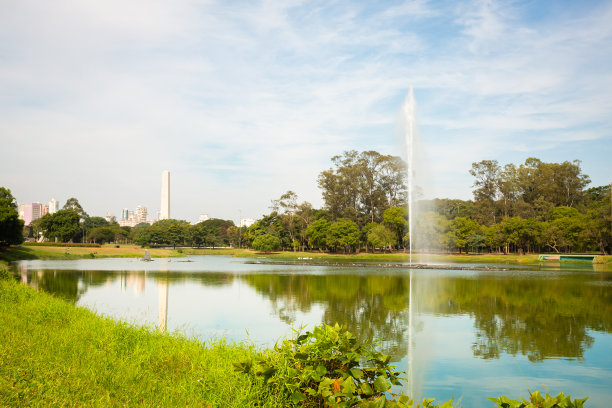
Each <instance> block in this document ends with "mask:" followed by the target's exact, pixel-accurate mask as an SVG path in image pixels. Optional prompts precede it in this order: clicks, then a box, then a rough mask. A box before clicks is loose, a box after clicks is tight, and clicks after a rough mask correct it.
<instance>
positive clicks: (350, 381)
mask: <svg viewBox="0 0 612 408" xmlns="http://www.w3.org/2000/svg"><path fill="white" fill-rule="evenodd" d="M296 334H297V337H296V338H295V339H292V340H286V341H283V342H282V343H281V344H280V345H279V344H277V345H276V347H275V348H274V351H275V352H274V353H272V354H268V355H267V356H265V357H263V358H261V359H259V360H246V361H242V362H239V363H235V364H234V367H235V369H236V370H237V371H240V372H243V373H246V374H249V375H252V376H255V377H261V378H263V381H264V383H265V384H266V386H268V387H275V388H277V389H278V390H280V392H282V393H284V394H285V395H286V397H287V399H288V401H289V404H290V406H300V407H322V406H326V407H334V408H344V407H370V408H383V407H398V408H401V407H412V406H413V405H412V404H413V401H412V400H411V399H410V398H409V397H408V396H406V395H403V394H401V395H396V394H393V393H392V392H391V386H392V385H400V380H401V379H403V378H401V377H400V375H401V374H402V373H401V372H398V371H395V367H394V366H391V365H389V362H390V359H391V358H390V357H389V356H387V355H384V354H382V353H380V352H379V351H377V350H376V348H375V347H374V345H373V344H372V343H369V342H366V343H359V342H358V341H357V339H356V338H355V336H353V335H352V334H351V333H350V332H349V331H347V330H346V329H345V328H343V327H340V326H339V325H338V324H336V325H334V326H329V325H325V324H323V325H320V326H316V327H315V328H314V330H313V331H312V332H310V331H307V332H306V333H303V334H302V333H300V332H299V331H298V332H296ZM387 395H389V396H391V397H392V398H393V399H391V400H388V399H387ZM417 406H420V405H417ZM422 406H423V407H424V408H425V407H431V408H433V407H437V405H433V399H431V400H424V401H423V405H422ZM451 406H452V405H451V401H448V402H447V403H445V404H443V405H442V406H441V407H444V408H447V407H451Z"/></svg>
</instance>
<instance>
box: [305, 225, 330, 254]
mask: <svg viewBox="0 0 612 408" xmlns="http://www.w3.org/2000/svg"><path fill="white" fill-rule="evenodd" d="M329 226H330V223H329V221H327V220H326V219H325V218H319V219H318V220H316V221H314V222H313V223H312V224H310V225H309V226H308V228H306V232H305V236H306V239H308V245H310V247H311V248H313V249H314V248H317V249H319V250H321V249H323V248H325V247H326V246H327V231H328V229H329Z"/></svg>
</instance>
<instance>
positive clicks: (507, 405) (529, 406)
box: [489, 391, 588, 408]
mask: <svg viewBox="0 0 612 408" xmlns="http://www.w3.org/2000/svg"><path fill="white" fill-rule="evenodd" d="M529 399H530V401H525V400H524V399H522V398H521V401H517V400H511V399H510V398H508V397H506V396H501V397H499V398H489V400H490V401H493V402H495V403H496V404H497V405H496V408H582V407H583V404H584V402H585V401H586V400H587V399H588V397H587V398H582V399H575V400H573V401H572V396H571V395H568V396H565V395H563V393H562V392H561V393H559V395H557V396H556V397H551V396H550V395H548V393H546V397H542V395H541V394H540V391H535V392H533V393H531V397H530V398H529Z"/></svg>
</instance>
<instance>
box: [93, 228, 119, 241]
mask: <svg viewBox="0 0 612 408" xmlns="http://www.w3.org/2000/svg"><path fill="white" fill-rule="evenodd" d="M88 239H89V240H90V241H93V242H94V243H95V244H104V243H106V242H112V241H113V240H114V239H115V231H114V230H113V228H111V227H96V228H93V229H92V230H90V231H89V233H88Z"/></svg>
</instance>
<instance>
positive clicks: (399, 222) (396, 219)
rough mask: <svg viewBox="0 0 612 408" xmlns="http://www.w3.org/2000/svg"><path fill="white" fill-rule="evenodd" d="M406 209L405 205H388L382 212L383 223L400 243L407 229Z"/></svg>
mask: <svg viewBox="0 0 612 408" xmlns="http://www.w3.org/2000/svg"><path fill="white" fill-rule="evenodd" d="M407 218H408V210H407V209H406V207H389V208H387V209H386V210H385V212H384V213H383V220H384V222H385V224H386V225H387V226H388V227H389V228H390V229H391V231H393V232H394V233H395V242H397V243H398V244H399V245H401V244H402V241H403V240H402V237H403V236H404V234H405V232H406V230H407V229H408V220H407Z"/></svg>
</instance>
